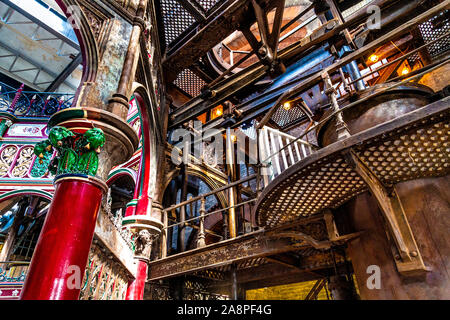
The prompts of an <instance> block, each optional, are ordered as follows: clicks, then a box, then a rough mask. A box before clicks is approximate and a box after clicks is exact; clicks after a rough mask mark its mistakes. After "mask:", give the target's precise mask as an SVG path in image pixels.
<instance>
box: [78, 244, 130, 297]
mask: <svg viewBox="0 0 450 320" xmlns="http://www.w3.org/2000/svg"><path fill="white" fill-rule="evenodd" d="M127 286H128V276H127V274H126V271H125V269H124V268H123V266H122V265H121V264H120V263H119V262H116V261H115V260H113V259H111V256H109V253H108V252H107V251H106V249H104V248H102V247H101V246H99V245H97V244H95V243H94V244H93V245H92V247H91V250H90V252H89V260H88V263H87V266H86V270H85V274H84V278H83V282H82V288H81V293H80V300H125V296H126V293H127Z"/></svg>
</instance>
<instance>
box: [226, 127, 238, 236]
mask: <svg viewBox="0 0 450 320" xmlns="http://www.w3.org/2000/svg"><path fill="white" fill-rule="evenodd" d="M226 147H227V148H226V149H227V154H226V155H227V156H226V161H227V168H228V183H232V182H233V181H234V179H235V170H234V169H235V168H234V165H235V162H236V161H235V159H234V143H233V141H232V138H231V128H230V127H228V128H227V137H226ZM228 190H229V203H228V204H229V207H230V209H229V211H228V227H229V229H230V238H236V209H235V208H234V206H235V204H236V193H235V188H234V187H232V188H229V189H228Z"/></svg>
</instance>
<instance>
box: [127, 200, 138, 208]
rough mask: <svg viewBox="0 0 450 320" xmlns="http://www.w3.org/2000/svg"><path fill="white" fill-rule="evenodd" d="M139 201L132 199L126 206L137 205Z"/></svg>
mask: <svg viewBox="0 0 450 320" xmlns="http://www.w3.org/2000/svg"><path fill="white" fill-rule="evenodd" d="M137 203H138V202H137V200H131V201H130V202H128V203H127V205H126V208H128V207H133V206H136V205H137Z"/></svg>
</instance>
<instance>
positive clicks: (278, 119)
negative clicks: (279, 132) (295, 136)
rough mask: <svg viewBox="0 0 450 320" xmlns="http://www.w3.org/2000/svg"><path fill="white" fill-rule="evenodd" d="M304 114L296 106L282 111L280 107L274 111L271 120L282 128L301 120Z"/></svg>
mask: <svg viewBox="0 0 450 320" xmlns="http://www.w3.org/2000/svg"><path fill="white" fill-rule="evenodd" d="M304 116H305V114H304V113H303V112H302V110H301V109H300V108H299V107H298V106H297V105H294V106H293V107H292V108H290V109H289V110H286V109H284V108H283V107H280V108H278V109H277V111H275V113H274V114H273V116H272V120H273V121H274V122H275V123H276V124H277V125H278V126H279V127H281V128H284V127H286V126H288V125H290V124H292V123H294V122H296V121H298V120H299V119H301V118H303V117H304Z"/></svg>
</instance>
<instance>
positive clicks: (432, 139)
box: [255, 97, 450, 226]
mask: <svg viewBox="0 0 450 320" xmlns="http://www.w3.org/2000/svg"><path fill="white" fill-rule="evenodd" d="M449 108H450V102H449V98H448V97H447V98H445V99H443V100H441V101H438V102H435V103H433V104H430V105H428V106H426V107H423V108H420V109H418V110H415V111H413V112H410V113H408V114H405V115H403V116H401V117H398V118H396V119H394V120H391V121H389V122H386V123H383V124H381V125H378V126H376V127H374V128H371V129H368V130H365V131H363V132H361V133H359V134H356V135H353V136H351V137H350V138H347V139H345V140H343V141H339V142H336V143H334V144H332V145H329V146H328V147H325V148H323V149H321V150H320V151H318V152H317V153H315V154H313V155H311V156H309V157H308V158H306V159H304V160H303V161H301V162H299V163H297V164H295V165H294V166H292V167H290V168H289V169H288V170H286V171H285V172H283V173H282V174H281V175H280V176H278V177H277V178H276V179H275V180H274V181H273V182H272V183H271V185H269V186H268V187H267V188H266V189H265V190H264V191H263V193H262V195H261V197H260V198H259V201H258V202H257V204H256V209H255V212H256V214H257V218H258V219H259V223H260V225H262V226H276V225H279V224H282V223H287V222H288V221H291V220H294V219H296V218H299V217H301V216H310V215H314V214H316V213H319V212H320V211H322V210H323V209H327V208H336V207H339V206H340V205H341V204H343V203H345V202H346V201H347V200H349V199H351V198H353V197H354V196H356V195H358V194H360V193H361V192H364V191H366V190H367V187H366V185H365V184H364V182H363V181H362V179H361V178H360V177H359V175H358V174H357V173H356V172H355V171H354V170H353V169H352V168H350V167H349V166H348V165H347V164H346V162H345V160H344V157H343V155H342V152H343V151H345V150H348V149H353V150H354V151H355V152H356V154H358V156H359V157H361V159H362V160H363V161H364V162H365V164H366V165H367V166H368V167H369V168H370V169H371V170H372V171H373V172H374V173H375V174H376V175H377V176H379V177H381V178H380V179H381V181H382V182H383V183H384V184H386V185H392V184H395V183H398V182H401V181H406V180H411V179H416V178H422V177H436V176H444V175H446V174H448V173H449V171H450V170H449V153H450V148H449V146H448V137H449V130H448V128H449V121H448V120H449V116H450V113H449Z"/></svg>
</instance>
